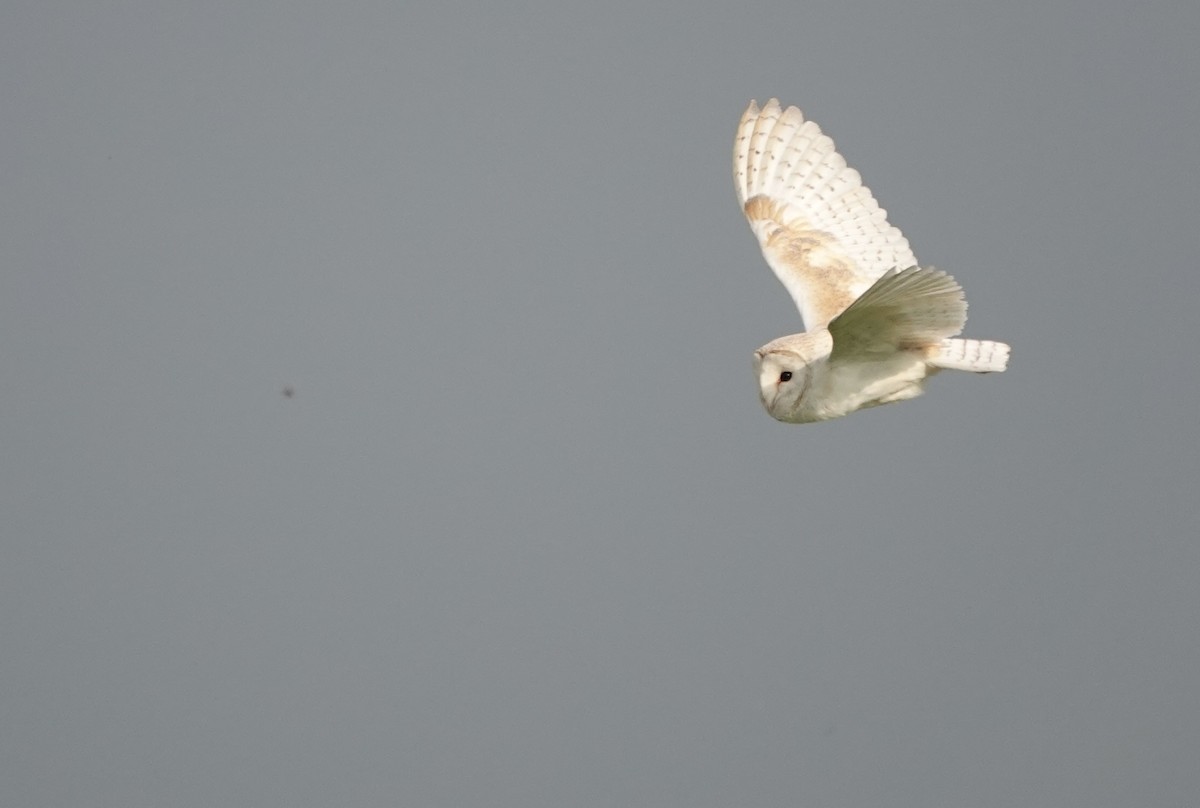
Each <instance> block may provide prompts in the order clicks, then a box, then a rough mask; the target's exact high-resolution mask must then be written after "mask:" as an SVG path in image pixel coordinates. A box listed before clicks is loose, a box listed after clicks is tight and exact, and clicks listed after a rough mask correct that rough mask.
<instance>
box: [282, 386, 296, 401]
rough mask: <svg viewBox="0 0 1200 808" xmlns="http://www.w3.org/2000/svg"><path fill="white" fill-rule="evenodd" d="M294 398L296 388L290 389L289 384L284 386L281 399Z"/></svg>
mask: <svg viewBox="0 0 1200 808" xmlns="http://www.w3.org/2000/svg"><path fill="white" fill-rule="evenodd" d="M295 396H296V388H295V387H292V386H291V385H290V384H289V385H285V386H284V388H283V397H284V398H295Z"/></svg>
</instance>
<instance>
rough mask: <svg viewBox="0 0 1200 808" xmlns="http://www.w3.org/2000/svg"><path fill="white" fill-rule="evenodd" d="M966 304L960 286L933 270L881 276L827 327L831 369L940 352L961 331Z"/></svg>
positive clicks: (892, 272)
mask: <svg viewBox="0 0 1200 808" xmlns="http://www.w3.org/2000/svg"><path fill="white" fill-rule="evenodd" d="M966 321H967V301H966V300H965V299H964V298H963V290H962V287H961V286H959V285H958V281H956V280H954V278H952V277H950V276H949V275H947V274H946V273H945V272H942V271H941V270H938V269H933V268H932V267H912V268H911V269H905V270H902V271H900V272H896V271H894V270H893V271H889V272H887V273H886V274H884V276H883V277H881V278H880V279H879V280H877V281H876V282H875V283H874V285H872V286H871V288H870V289H868V290H867V291H866V292H863V294H862V296H861V297H860V298H858V299H857V300H855V301H854V302H853V303H851V304H850V306H849V307H848V308H847V309H846V310H845V311H843V312H842V313H841V314H839V315H838V316H837V317H834V318H833V320H831V321H830V323H829V333H830V335H831V336H832V337H833V350H832V352H831V353H830V354H829V362H830V364H831V365H832V364H834V363H836V362H844V361H854V360H857V359H866V358H869V356H870V355H871V354H881V353H887V354H893V353H895V352H896V351H898V350H906V349H914V348H928V349H936V348H938V347H940V344H941V341H942V340H944V339H946V338H947V337H953V336H954V335H955V334H958V333H959V332H961V331H962V327H963V324H964V323H965V322H966Z"/></svg>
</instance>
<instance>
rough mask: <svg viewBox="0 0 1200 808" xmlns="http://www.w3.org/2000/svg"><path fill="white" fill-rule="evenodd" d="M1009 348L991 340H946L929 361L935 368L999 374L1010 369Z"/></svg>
mask: <svg viewBox="0 0 1200 808" xmlns="http://www.w3.org/2000/svg"><path fill="white" fill-rule="evenodd" d="M1008 351H1009V348H1008V346H1007V345H1005V344H1004V343H1003V342H993V341H991V340H989V339H944V340H942V341H941V344H940V345H938V348H937V353H935V354H933V356H932V357H931V358H930V359H929V364H931V365H933V366H934V367H939V368H948V369H950V370H969V371H971V372H972V373H999V372H1000V371H1002V370H1004V369H1005V368H1006V367H1008Z"/></svg>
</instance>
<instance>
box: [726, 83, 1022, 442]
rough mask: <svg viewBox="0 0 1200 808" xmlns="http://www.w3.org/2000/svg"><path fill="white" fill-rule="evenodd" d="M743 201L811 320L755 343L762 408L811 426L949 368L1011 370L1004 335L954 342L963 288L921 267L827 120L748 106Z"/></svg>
mask: <svg viewBox="0 0 1200 808" xmlns="http://www.w3.org/2000/svg"><path fill="white" fill-rule="evenodd" d="M733 181H734V185H735V186H736V188H737V196H738V202H739V203H741V205H742V210H743V211H744V212H745V214H746V218H747V219H748V220H749V221H750V227H751V229H752V230H753V231H754V235H755V236H757V237H758V243H759V246H761V247H762V252H763V257H765V258H766V259H767V263H768V264H769V265H770V267H771V269H772V270H774V272H775V275H776V276H777V277H778V278H779V280H780V281H781V282H782V283H783V285H784V287H785V288H786V289H787V290H788V294H790V295H791V296H792V299H793V300H794V301H795V302H796V306H797V308H799V309H800V316H801V317H802V318H803V319H804V325H805V327H806V328H807V329H808V330H807V331H805V332H804V333H802V334H792V335H790V336H786V337H780V338H779V339H776V340H772V341H771V342H768V343H767V344H766V345H764V346H763V347H761V348H759V349H758V350H757V351H755V352H754V372H755V374H756V375H757V376H758V383H759V392H760V395H761V397H762V403H763V407H765V408H766V410H767V412H768V413H770V414H771V416H772V417H773V418H775V419H777V420H780V421H786V422H788V423H796V424H803V423H811V422H813V421H826V420H829V419H831V418H840V417H841V416H843V415H849V414H850V413H852V412H854V411H856V410H861V409H865V408H867V407H875V406H878V405H880V404H890V403H892V402H893V401H904V400H905V399H909V398H915V397H916V396H919V395H921V393H923V392H924V390H925V380H926V379H927V378H929V377H930V376H932V375H934V374H935V373H937V372H938V371H939V370H942V369H952V370H967V371H971V372H973V373H993V372H997V371H1002V370H1004V369H1005V367H1007V365H1008V353H1009V347H1008V346H1007V345H1005V344H1004V343H1002V342H993V341H991V340H975V339H953V337H956V336H957V335H958V334H959V333H961V331H962V328H963V324H964V323H965V322H966V319H967V301H966V300H965V299H964V297H963V290H962V287H961V286H959V285H958V283H957V282H956V281H955V280H954V278H952V277H950V276H949V275H947V274H946V273H945V272H941V271H939V270H936V269H934V268H933V267H920V266H917V259H916V257H915V256H914V255H913V252H912V250H911V249H910V248H909V246H908V240H907V239H905V238H904V236H903V235H902V234H901V233H900V231H899V230H897V229H896V228H895V227H892V226H891V225H890V224H888V222H887V211H885V210H883V209H882V208H880V207H879V203H878V202H876V201H875V198H874V197H873V196H872V195H871V192H870V190H868V189H867V188H866V186H864V185H863V184H862V177H860V176H859V173H858V172H857V171H855V170H854V169H853V168H850V167H849V166H847V165H846V161H845V160H844V159H843V158H842V157H841V155H839V154H838V153H837V150H836V149H835V148H834V145H833V141H832V140H831V139H830V138H829V137H828V136H827V135H825V134H822V132H821V129H820V127H818V126H817V125H816V124H815V123H813V122H812V121H806V120H805V119H804V116H803V115H802V114H801V112H800V110H799V109H797V108H796V107H788V108H787V109H786V110H785V109H781V108H780V106H779V101H778V100H777V99H774V98H772V99H771V100H770V101H768V102H767V104H766V105H765V106H763V107H762V108H761V109H760V108H759V106H758V103H757V102H755V101H751V102H750V106H749V107H748V108H747V109H746V112H745V114H744V115H742V120H741V123H740V124H739V125H738V131H737V137H736V138H735V140H734V143H733Z"/></svg>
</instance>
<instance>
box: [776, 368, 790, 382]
mask: <svg viewBox="0 0 1200 808" xmlns="http://www.w3.org/2000/svg"><path fill="white" fill-rule="evenodd" d="M791 380H792V372H791V371H790V370H785V371H784V372H783V373H780V374H779V381H781V382H790V381H791Z"/></svg>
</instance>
